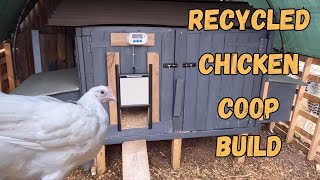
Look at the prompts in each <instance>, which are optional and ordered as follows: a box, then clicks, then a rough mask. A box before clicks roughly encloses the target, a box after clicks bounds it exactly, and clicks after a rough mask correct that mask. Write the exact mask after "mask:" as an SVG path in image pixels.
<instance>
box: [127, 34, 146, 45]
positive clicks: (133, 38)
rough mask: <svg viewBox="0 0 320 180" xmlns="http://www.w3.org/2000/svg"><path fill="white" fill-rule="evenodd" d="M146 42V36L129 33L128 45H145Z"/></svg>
mask: <svg viewBox="0 0 320 180" xmlns="http://www.w3.org/2000/svg"><path fill="white" fill-rule="evenodd" d="M147 42H148V35H147V34H146V33H129V35H128V43H129V44H130V45H145V44H147Z"/></svg>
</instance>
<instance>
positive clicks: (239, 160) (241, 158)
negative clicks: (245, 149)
mask: <svg viewBox="0 0 320 180" xmlns="http://www.w3.org/2000/svg"><path fill="white" fill-rule="evenodd" d="M241 136H248V134H242V135H239V141H241ZM245 160H246V155H243V156H242V157H238V163H244V161H245Z"/></svg>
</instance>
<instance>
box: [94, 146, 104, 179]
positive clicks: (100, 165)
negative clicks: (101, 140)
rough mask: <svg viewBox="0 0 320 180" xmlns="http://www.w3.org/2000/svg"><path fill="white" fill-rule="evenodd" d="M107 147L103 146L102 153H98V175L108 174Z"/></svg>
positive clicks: (96, 161) (96, 162)
mask: <svg viewBox="0 0 320 180" xmlns="http://www.w3.org/2000/svg"><path fill="white" fill-rule="evenodd" d="M105 150H106V149H105V146H104V145H103V146H102V148H101V150H100V152H99V153H98V155H97V157H96V160H95V164H96V169H97V172H98V174H100V175H101V174H103V173H105V172H106V152H105Z"/></svg>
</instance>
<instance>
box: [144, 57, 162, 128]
mask: <svg viewBox="0 0 320 180" xmlns="http://www.w3.org/2000/svg"><path fill="white" fill-rule="evenodd" d="M159 60H160V59H159V53H158V52H148V53H147V61H148V64H152V121H153V122H159V121H160V117H159V101H160V99H159V86H160V84H159V83H160V81H159V68H160V67H159ZM148 68H149V65H148Z"/></svg>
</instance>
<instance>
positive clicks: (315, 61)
mask: <svg viewBox="0 0 320 180" xmlns="http://www.w3.org/2000/svg"><path fill="white" fill-rule="evenodd" d="M307 58H311V59H312V64H314V65H318V66H320V59H318V58H312V57H308V56H303V55H300V58H299V61H302V62H305V61H306V60H307Z"/></svg>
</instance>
